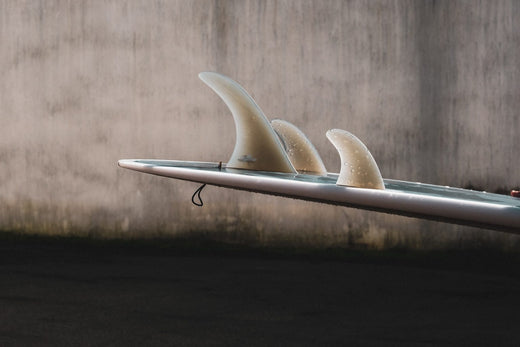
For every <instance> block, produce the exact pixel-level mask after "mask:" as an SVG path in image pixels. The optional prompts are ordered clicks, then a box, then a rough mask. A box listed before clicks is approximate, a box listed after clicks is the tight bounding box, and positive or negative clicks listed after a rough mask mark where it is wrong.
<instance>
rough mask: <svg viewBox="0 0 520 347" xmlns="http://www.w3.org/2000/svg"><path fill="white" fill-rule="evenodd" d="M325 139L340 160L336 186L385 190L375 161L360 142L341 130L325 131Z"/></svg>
mask: <svg viewBox="0 0 520 347" xmlns="http://www.w3.org/2000/svg"><path fill="white" fill-rule="evenodd" d="M327 138H328V139H329V140H330V142H332V144H333V145H334V147H336V149H337V150H338V152H339V156H340V158H341V171H340V173H339V177H338V181H337V182H336V184H337V185H340V186H351V187H358V188H372V189H385V184H384V182H383V177H382V176H381V172H379V168H378V167H377V164H376V161H375V160H374V157H372V154H370V151H369V150H368V148H367V147H366V146H365V144H364V143H363V142H361V140H359V139H358V138H357V137H356V136H354V135H353V134H351V133H349V132H348V131H345V130H341V129H332V130H329V131H327Z"/></svg>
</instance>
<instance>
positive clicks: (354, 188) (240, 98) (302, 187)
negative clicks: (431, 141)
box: [119, 73, 520, 233]
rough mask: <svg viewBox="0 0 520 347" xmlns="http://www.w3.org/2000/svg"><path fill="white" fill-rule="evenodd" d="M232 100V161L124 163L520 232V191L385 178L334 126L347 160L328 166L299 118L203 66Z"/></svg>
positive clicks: (251, 188)
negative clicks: (296, 122)
mask: <svg viewBox="0 0 520 347" xmlns="http://www.w3.org/2000/svg"><path fill="white" fill-rule="evenodd" d="M199 76H200V78H201V79H202V80H203V81H204V82H206V83H207V84H208V85H209V86H210V87H211V88H212V89H214V90H215V91H216V92H217V94H218V95H220V96H221V97H222V99H223V100H224V102H225V103H226V104H227V105H228V107H229V108H230V110H231V112H232V114H233V117H234V120H235V125H236V135H237V141H236V145H235V149H234V151H233V154H232V156H231V158H230V160H229V161H228V163H225V164H222V163H211V162H195V161H178V160H153V159H123V160H120V161H119V166H121V167H123V168H127V169H131V170H135V171H140V172H144V173H148V174H153V175H159V176H164V177H171V178H176V179H181V180H187V181H193V182H200V183H205V184H211V185H216V186H220V187H226V188H233V189H239V190H246V191H251V192H257V193H264V194H270V195H277V196H283V197H290V198H296V199H302V200H309V201H316V202H321V203H327V204H333V205H341V206H347V207H354V208H361V209H366V210H374V211H379V212H385V213H392V214H399V215H404V216H411V217H418V218H424V219H429V220H437V221H445V222H451V223H457V224H463V225H470V226H477V227H483V228H490V229H496V230H501V231H507V232H513V233H520V199H518V198H514V197H510V196H506V195H499V194H492V193H486V192H477V191H472V190H466V189H461V188H451V187H444V186H437V185H431V184H422V183H414V182H406V181H398V180H391V179H383V178H382V176H381V173H380V171H379V168H378V167H377V164H376V162H375V160H374V158H373V157H372V155H371V154H370V152H369V151H368V149H367V148H366V146H365V145H364V144H363V143H362V142H361V141H360V140H359V139H358V138H357V137H355V136H354V135H353V134H351V133H349V132H347V131H344V130H340V129H333V130H329V131H328V132H327V137H328V138H329V140H330V141H331V142H332V144H333V145H334V146H335V147H336V148H337V150H338V152H339V154H340V159H341V162H342V165H341V171H340V173H339V174H335V173H327V172H326V169H325V167H324V165H323V162H322V161H321V158H320V157H319V154H318V152H317V151H316V149H315V148H314V146H313V145H312V144H311V143H310V141H308V139H307V138H306V137H305V135H304V134H303V133H302V132H301V131H299V130H298V129H297V128H296V127H294V126H293V125H292V124H290V123H288V122H284V121H280V120H275V121H273V122H272V123H270V122H269V121H268V120H267V118H266V117H265V115H264V114H263V112H262V111H261V110H260V108H259V107H258V105H256V103H255V102H254V100H253V99H252V98H251V97H250V96H249V94H247V92H246V91H245V90H244V89H243V88H242V87H241V86H240V85H239V84H238V83H236V82H235V81H233V80H231V79H229V78H227V77H225V76H222V75H219V74H217V73H201V74H200V75H199Z"/></svg>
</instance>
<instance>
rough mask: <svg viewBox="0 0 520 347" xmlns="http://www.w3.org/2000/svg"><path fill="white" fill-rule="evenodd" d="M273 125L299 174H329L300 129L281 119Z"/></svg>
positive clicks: (276, 120)
mask: <svg viewBox="0 0 520 347" xmlns="http://www.w3.org/2000/svg"><path fill="white" fill-rule="evenodd" d="M271 125H272V127H273V129H274V131H275V132H276V134H277V135H278V136H279V137H280V139H281V142H282V145H283V146H284V149H285V152H286V153H287V155H288V156H289V160H290V161H291V163H292V165H293V166H294V168H295V169H296V170H297V171H298V172H300V173H311V174H316V175H326V174H327V169H326V168H325V165H324V164H323V161H322V160H321V157H320V155H319V154H318V151H317V150H316V148H315V147H314V146H313V145H312V143H311V142H310V141H309V139H308V138H307V136H305V134H304V133H303V132H302V131H301V130H300V129H298V128H297V127H296V126H294V125H293V124H291V123H289V122H287V121H284V120H281V119H275V120H272V121H271Z"/></svg>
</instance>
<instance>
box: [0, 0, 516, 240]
mask: <svg viewBox="0 0 520 347" xmlns="http://www.w3.org/2000/svg"><path fill="white" fill-rule="evenodd" d="M519 15H520V2H518V1H514V0H511V1H333V0H331V1H300V0H294V1H291V0H287V1H205V0H199V1H187V0H186V1H130V0H129V1H116V0H114V1H110V0H109V1H81V2H79V1H52V0H50V1H18V0H16V1H15V0H12V1H11V0H0V47H1V48H0V76H1V79H0V129H1V130H2V135H1V136H0V228H1V229H4V230H23V231H29V232H39V233H53V234H55V233H59V234H67V233H77V234H94V235H101V236H103V235H107V236H135V235H150V236H157V235H173V234H184V233H196V234H197V233H198V234H200V235H203V236H205V237H211V238H219V239H225V240H227V241H237V242H252V243H262V244H279V243H283V244H296V245H299V244H301V245H324V246H327V245H339V246H345V245H361V246H363V245H367V246H370V247H393V246H402V247H417V248H442V247H463V248H464V247H470V248H471V247H482V246H489V247H496V248H500V249H520V237H518V236H515V235H508V234H503V233H498V232H493V231H486V230H481V229H474V228H467V227H460V226H452V225H448V224H443V223H434V222H427V221H420V220H416V219H410V218H405V217H397V216H391V215H385V214H378V213H372V212H364V211H358V210H353V209H346V208H341V207H330V206H325V205H319V204H315V203H310V202H302V201H295V200H289V199H282V198H275V197H269V196H261V195H258V194H250V193H245V192H237V191H228V190H225V189H221V188H216V187H207V188H206V189H205V190H204V191H203V198H204V200H205V203H206V204H205V206H204V207H203V208H197V207H195V206H193V205H192V204H191V202H190V197H191V194H192V193H193V191H194V190H195V189H196V188H197V185H196V184H193V183H187V182H180V181H174V180H168V179H165V178H159V177H153V176H148V175H143V174H139V173H135V172H130V171H127V170H123V169H120V168H118V167H117V165H116V162H117V160H118V159H120V158H165V159H183V160H207V161H224V162H225V161H226V160H227V159H228V158H229V156H230V154H231V152H232V150H233V145H234V137H235V130H234V125H233V120H232V117H231V115H230V114H229V111H228V110H227V109H226V106H225V105H224V104H223V102H221V100H220V99H219V98H218V97H217V96H216V95H215V94H214V93H213V92H212V91H211V90H210V89H209V88H207V87H206V86H205V85H204V84H203V83H202V82H200V81H199V80H198V78H197V74H198V72H200V71H205V70H213V71H219V72H221V73H224V74H226V75H228V76H230V77H231V78H233V79H235V80H237V81H238V82H239V83H241V84H242V85H243V86H244V87H245V88H246V89H247V90H248V91H249V92H250V93H251V94H252V96H253V97H254V98H255V99H256V101H257V102H258V104H259V105H260V107H261V108H262V109H263V110H264V112H265V113H266V115H267V116H268V117H269V118H284V119H286V120H288V121H290V122H292V123H294V124H296V125H297V126H299V127H300V128H301V129H302V130H303V131H304V132H305V133H306V134H307V135H308V137H309V138H310V139H311V141H312V142H313V143H314V144H315V146H316V147H317V149H318V151H319V152H320V154H321V155H322V157H323V159H324V162H325V164H326V166H327V168H328V170H329V171H338V170H339V157H338V154H337V153H336V151H335V150H334V148H333V146H332V145H331V144H330V143H328V141H327V140H326V138H325V131H326V130H328V129H331V128H342V129H345V130H349V131H351V132H353V133H354V134H356V135H357V136H358V137H359V138H361V139H362V140H363V141H364V142H365V143H366V144H367V146H368V147H369V148H370V150H371V152H372V154H373V155H374V157H375V159H376V161H377V162H378V164H379V166H380V169H381V172H382V174H383V176H384V177H386V178H396V179H406V180H413V181H422V182H428V183H436V184H442V185H452V186H463V187H464V186H470V185H471V186H475V187H480V188H482V189H486V190H488V191H495V190H497V189H502V188H512V187H514V186H518V185H520V165H518V153H517V150H518V148H519V146H518V144H519V141H518V131H519V130H520V121H519V114H518V113H519V110H520V21H519V20H518V17H519Z"/></svg>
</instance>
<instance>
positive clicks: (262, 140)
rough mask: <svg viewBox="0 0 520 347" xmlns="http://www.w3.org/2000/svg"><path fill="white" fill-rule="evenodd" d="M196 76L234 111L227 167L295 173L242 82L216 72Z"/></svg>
mask: <svg viewBox="0 0 520 347" xmlns="http://www.w3.org/2000/svg"><path fill="white" fill-rule="evenodd" d="M199 78H200V79H201V80H202V81H203V82H204V83H206V84H207V85H208V86H209V87H210V88H211V89H213V91H215V93H217V95H218V96H220V97H221V98H222V100H223V101H224V103H225V104H226V105H227V107H228V108H229V110H230V111H231V113H232V114H233V119H234V121H235V128H236V142H235V149H234V150H233V154H232V155H231V158H230V159H229V161H228V163H227V165H226V166H227V167H229V168H235V169H247V170H260V171H275V172H285V173H296V170H295V169H294V167H293V165H292V164H291V161H290V160H289V158H288V156H287V154H286V153H285V151H284V149H283V147H282V144H281V143H280V140H279V139H278V136H277V135H276V133H275V132H274V130H273V128H272V127H271V124H270V123H269V121H268V120H267V118H266V117H265V115H264V113H263V112H262V110H261V109H260V107H258V105H257V104H256V103H255V101H254V100H253V98H252V97H251V96H250V95H249V94H248V93H247V92H246V91H245V90H244V88H242V86H240V85H239V84H238V83H237V82H235V81H233V80H232V79H231V78H229V77H226V76H223V75H221V74H218V73H216V72H201V73H200V74H199Z"/></svg>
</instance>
